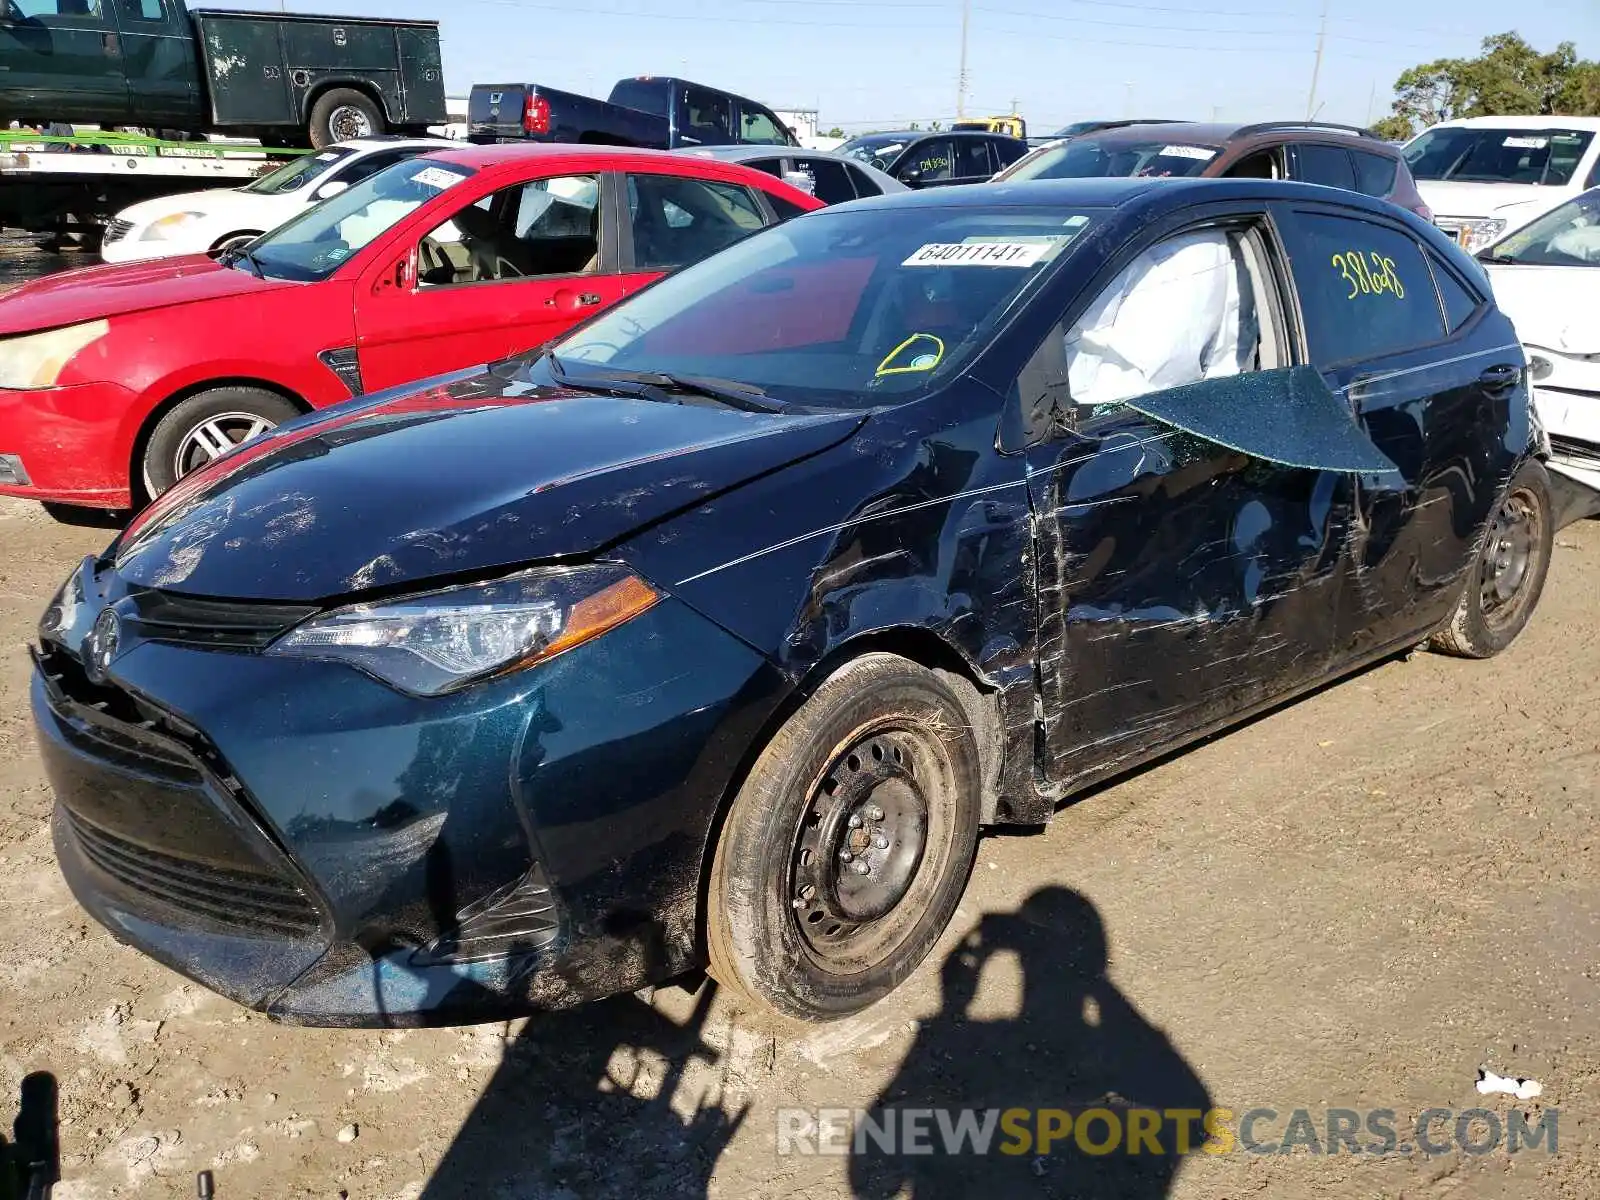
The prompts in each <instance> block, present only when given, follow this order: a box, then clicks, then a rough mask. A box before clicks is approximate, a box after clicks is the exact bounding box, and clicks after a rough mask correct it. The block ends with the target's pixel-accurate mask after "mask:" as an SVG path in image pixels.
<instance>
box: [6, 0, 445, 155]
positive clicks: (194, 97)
mask: <svg viewBox="0 0 1600 1200" xmlns="http://www.w3.org/2000/svg"><path fill="white" fill-rule="evenodd" d="M0 4H3V5H4V9H3V15H0V121H20V122H23V123H25V124H30V125H34V124H39V123H41V122H55V121H60V122H73V123H78V124H98V125H106V126H113V125H132V126H142V127H146V128H152V129H174V130H182V131H184V132H188V133H208V132H225V133H231V134H235V135H238V136H243V137H259V138H261V139H262V140H263V141H264V142H266V143H268V144H270V145H279V146H288V145H305V144H306V143H307V142H308V141H309V142H310V144H311V145H313V146H318V147H321V146H325V145H327V144H328V143H330V142H335V141H342V140H344V139H346V138H351V137H363V136H367V135H369V134H376V133H384V132H386V131H390V130H393V131H396V132H407V133H409V132H420V131H421V130H424V129H426V128H427V126H429V125H440V124H443V123H444V122H445V121H446V120H447V119H448V118H447V117H446V115H445V100H444V75H443V72H442V71H441V70H440V65H439V25H438V22H436V21H385V20H374V19H369V18H367V17H325V16H304V15H299V14H295V15H290V14H286V13H250V12H229V11H223V10H219V9H196V10H194V11H193V12H190V11H189V10H187V9H186V8H185V7H184V4H183V0H0Z"/></svg>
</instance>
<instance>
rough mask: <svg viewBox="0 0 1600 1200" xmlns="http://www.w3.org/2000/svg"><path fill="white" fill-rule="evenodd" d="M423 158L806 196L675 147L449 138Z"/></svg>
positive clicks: (497, 169) (481, 167)
mask: <svg viewBox="0 0 1600 1200" xmlns="http://www.w3.org/2000/svg"><path fill="white" fill-rule="evenodd" d="M780 149H782V147H780ZM422 157H423V158H436V159H440V160H441V161H445V162H452V163H460V164H462V165H463V166H468V167H472V168H474V169H475V170H478V171H484V172H493V173H496V174H498V173H501V172H505V173H511V172H514V171H517V170H521V169H524V168H526V167H528V166H530V165H537V166H539V167H549V168H551V169H553V170H561V169H563V168H568V169H571V170H575V171H627V170H639V171H647V172H651V173H654V174H672V175H698V176H701V177H703V178H706V179H718V180H722V181H724V182H728V183H733V182H738V183H744V184H750V183H759V185H760V186H761V187H762V188H763V189H764V190H766V191H771V190H772V189H773V188H774V187H777V188H782V189H784V190H785V191H786V192H791V193H793V194H795V195H805V193H804V192H799V191H797V190H796V189H794V188H792V187H790V186H789V185H788V184H786V183H784V182H783V181H782V180H781V179H776V178H774V177H773V176H771V175H768V174H766V173H765V172H763V171H757V170H755V169H754V168H752V167H745V166H740V165H739V164H738V163H736V162H724V161H722V160H720V159H715V158H701V157H698V156H695V155H692V154H679V153H677V152H676V151H672V150H636V149H634V148H633V147H631V146H587V145H579V144H576V143H570V142H509V143H505V144H495V145H484V146H477V145H470V144H465V143H461V142H448V143H446V144H445V145H444V146H443V147H441V148H439V149H436V150H432V151H430V152H429V153H426V154H424V155H422Z"/></svg>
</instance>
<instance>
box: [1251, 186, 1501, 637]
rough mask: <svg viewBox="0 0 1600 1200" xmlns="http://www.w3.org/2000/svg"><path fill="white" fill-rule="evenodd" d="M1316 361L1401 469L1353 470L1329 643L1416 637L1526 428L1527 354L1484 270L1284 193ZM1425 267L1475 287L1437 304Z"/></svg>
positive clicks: (1465, 556) (1362, 217)
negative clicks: (1473, 274)
mask: <svg viewBox="0 0 1600 1200" xmlns="http://www.w3.org/2000/svg"><path fill="white" fill-rule="evenodd" d="M1280 225H1281V227H1282V228H1283V230H1284V237H1285V241H1286V242H1287V244H1288V247H1289V256H1290V263H1291V267H1292V270H1293V273H1294V281H1295V290H1296V292H1297V294H1298V298H1299V304H1300V308H1301V311H1302V313H1303V314H1304V324H1305V329H1306V339H1307V348H1308V350H1309V353H1310V356H1311V362H1312V363H1313V364H1314V365H1315V366H1316V368H1317V369H1318V371H1320V372H1321V374H1322V376H1323V377H1324V379H1325V380H1326V381H1327V383H1328V385H1329V386H1330V387H1331V388H1333V389H1334V390H1335V391H1336V392H1337V393H1338V394H1340V395H1341V396H1343V397H1345V398H1346V400H1347V402H1348V404H1349V405H1350V406H1351V408H1352V410H1353V411H1354V412H1355V414H1356V416H1357V418H1358V419H1359V421H1360V422H1361V425H1362V427H1363V428H1364V429H1365V430H1366V431H1367V434H1368V436H1369V437H1371V439H1372V441H1373V442H1374V443H1375V444H1376V445H1377V446H1378V447H1379V448H1380V449H1381V450H1382V451H1383V452H1384V454H1385V455H1387V456H1388V458H1389V459H1390V460H1391V461H1392V462H1393V463H1394V464H1395V465H1396V466H1397V467H1399V468H1400V477H1399V478H1398V479H1391V480H1389V481H1383V480H1378V479H1363V480H1359V481H1358V485H1357V507H1358V512H1359V516H1360V520H1359V523H1358V524H1357V526H1356V529H1355V531H1354V536H1353V537H1352V539H1351V544H1350V551H1351V557H1350V568H1349V572H1350V573H1349V577H1348V580H1347V589H1346V590H1347V600H1346V603H1345V604H1344V605H1343V606H1342V608H1341V611H1340V624H1341V630H1340V639H1339V641H1340V653H1341V654H1342V655H1345V656H1348V657H1364V656H1367V655H1370V654H1375V653H1380V652H1382V651H1384V650H1386V649H1392V648H1394V647H1396V646H1398V645H1404V644H1405V643H1407V642H1408V641H1414V640H1417V639H1419V638H1420V637H1422V636H1423V635H1424V634H1426V633H1427V632H1429V631H1430V630H1432V629H1433V628H1435V627H1436V626H1437V625H1438V624H1439V623H1440V622H1442V621H1443V620H1444V619H1445V618H1446V617H1447V616H1448V614H1449V613H1450V611H1451V609H1452V607H1453V606H1454V604H1455V602H1456V599H1457V597H1458V596H1459V594H1460V589H1461V586H1462V580H1463V572H1464V571H1465V570H1466V568H1467V565H1468V563H1469V562H1470V561H1471V560H1472V558H1473V555H1474V553H1475V549H1476V540H1477V537H1478V534H1479V531H1480V530H1481V529H1482V528H1483V526H1484V524H1485V522H1486V521H1487V520H1488V517H1489V514H1490V512H1491V510H1492V508H1493V506H1494V504H1495V502H1496V499H1497V497H1498V494H1499V489H1500V486H1501V485H1502V484H1503V482H1504V481H1505V480H1506V479H1507V478H1508V477H1509V474H1510V471H1511V469H1512V467H1513V466H1514V465H1515V463H1516V462H1517V461H1519V459H1520V457H1521V455H1522V453H1523V451H1524V449H1525V448H1526V446H1527V443H1528V418H1527V393H1526V387H1525V384H1524V382H1523V378H1522V374H1523V372H1522V364H1523V355H1522V350H1521V348H1520V347H1519V346H1518V345H1517V342H1516V338H1515V336H1514V334H1513V333H1512V330H1511V326H1510V323H1509V322H1508V321H1506V320H1505V319H1504V318H1503V317H1502V316H1500V314H1499V313H1498V312H1496V311H1494V310H1493V309H1492V307H1491V306H1490V305H1489V303H1488V297H1487V295H1486V294H1485V293H1484V291H1483V288H1482V285H1481V284H1480V283H1477V282H1473V281H1469V280H1467V278H1466V275H1465V273H1464V272H1458V270H1457V268H1455V267H1453V266H1447V265H1446V264H1445V263H1444V262H1443V260H1442V259H1441V258H1440V257H1438V256H1435V255H1434V254H1433V252H1432V251H1431V250H1425V249H1424V247H1423V246H1422V244H1421V243H1420V242H1419V240H1418V239H1417V237H1416V236H1415V235H1414V234H1413V233H1412V232H1411V231H1410V230H1409V229H1408V228H1407V227H1406V226H1405V224H1404V223H1403V222H1401V221H1398V220H1396V221H1390V220H1388V219H1386V218H1383V217H1379V216H1375V215H1370V214H1367V213H1364V212H1359V211H1355V210H1351V209H1342V208H1334V207H1327V208H1324V207H1321V206H1317V205H1294V206H1292V207H1290V206H1286V207H1285V208H1284V210H1283V211H1282V214H1281V218H1280ZM1435 270H1438V271H1441V272H1444V273H1445V274H1446V275H1447V276H1448V278H1449V283H1450V286H1451V287H1452V288H1460V289H1465V291H1466V293H1467V295H1468V296H1469V297H1470V298H1471V303H1470V304H1469V305H1467V311H1465V312H1463V306H1462V304H1461V303H1460V300H1459V297H1453V298H1452V304H1451V307H1452V309H1453V310H1454V312H1453V314H1452V315H1451V316H1450V317H1449V318H1447V316H1446V313H1445V308H1444V305H1443V304H1442V302H1441V298H1440V292H1439V287H1438V285H1437V284H1436V282H1435V274H1434V273H1435Z"/></svg>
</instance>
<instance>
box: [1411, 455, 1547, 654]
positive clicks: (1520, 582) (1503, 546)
mask: <svg viewBox="0 0 1600 1200" xmlns="http://www.w3.org/2000/svg"><path fill="white" fill-rule="evenodd" d="M1552 509H1553V506H1552V504H1551V500H1550V477H1549V476H1548V475H1547V474H1546V473H1545V469H1544V466H1543V464H1541V463H1539V462H1536V461H1533V460H1531V459H1530V460H1529V461H1528V462H1526V463H1524V464H1523V466H1522V468H1521V469H1520V470H1519V471H1518V472H1517V473H1516V475H1515V476H1513V477H1512V480H1511V486H1510V487H1508V488H1507V489H1506V494H1505V496H1504V497H1503V498H1502V499H1501V501H1500V506H1499V507H1498V508H1497V509H1496V510H1495V513H1494V516H1493V518H1491V520H1490V522H1489V528H1488V530H1487V531H1486V532H1485V534H1484V539H1483V546H1482V548H1481V549H1480V550H1479V551H1478V557H1477V560H1476V561H1475V562H1474V563H1473V566H1472V569H1471V570H1470V571H1469V572H1468V573H1467V584H1466V588H1465V589H1464V590H1463V591H1462V593H1461V599H1460V601H1459V602H1458V603H1457V605H1456V611H1455V613H1454V614H1453V615H1452V616H1451V618H1450V623H1449V624H1448V625H1446V626H1445V627H1444V628H1443V629H1442V630H1440V631H1439V632H1438V633H1436V634H1434V636H1433V640H1432V645H1433V647H1434V649H1436V650H1441V651H1443V652H1444V653H1446V654H1454V655H1457V656H1459V657H1461V658H1489V657H1490V656H1492V655H1495V654H1498V653H1500V651H1502V650H1504V649H1505V648H1506V647H1507V646H1509V645H1510V644H1511V643H1512V642H1513V641H1515V640H1516V637H1517V634H1519V633H1521V632H1522V629H1523V627H1524V626H1525V625H1527V623H1528V618H1529V617H1531V616H1532V615H1533V610H1534V607H1535V606H1536V605H1537V604H1538V603H1539V595H1540V593H1541V592H1543V591H1544V580H1545V574H1546V572H1547V571H1548V570H1549V569H1550V550H1551V547H1552V545H1553V544H1554V541H1555V521H1554V520H1553V519H1552V518H1553V515H1554V514H1553V511H1552Z"/></svg>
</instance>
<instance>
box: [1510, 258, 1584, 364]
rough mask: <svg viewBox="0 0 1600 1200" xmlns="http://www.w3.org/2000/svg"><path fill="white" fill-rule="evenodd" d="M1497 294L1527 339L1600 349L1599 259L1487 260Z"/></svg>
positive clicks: (1578, 350)
mask: <svg viewBox="0 0 1600 1200" xmlns="http://www.w3.org/2000/svg"><path fill="white" fill-rule="evenodd" d="M1484 265H1485V267H1486V269H1487V270H1488V272H1489V283H1490V285H1491V286H1492V287H1493V288H1494V300H1495V303H1496V304H1497V305H1499V307H1500V311H1501V312H1503V313H1505V315H1506V316H1508V317H1510V318H1511V322H1512V324H1514V325H1515V326H1516V327H1517V340H1518V341H1520V342H1522V343H1523V344H1524V345H1533V346H1544V347H1546V348H1547V349H1550V350H1563V351H1567V352H1570V353H1573V354H1594V353H1600V330H1597V329H1596V318H1595V314H1596V313H1597V312H1600V265H1597V266H1592V267H1537V266H1527V267H1523V266H1497V265H1495V264H1494V263H1486V264H1484Z"/></svg>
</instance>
